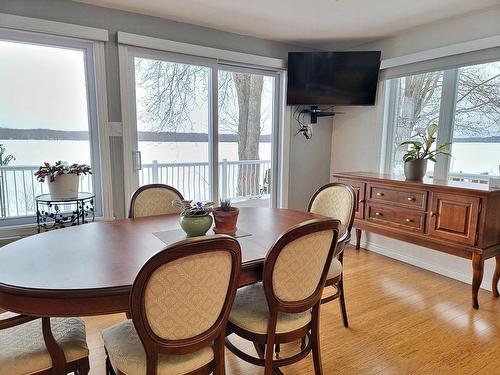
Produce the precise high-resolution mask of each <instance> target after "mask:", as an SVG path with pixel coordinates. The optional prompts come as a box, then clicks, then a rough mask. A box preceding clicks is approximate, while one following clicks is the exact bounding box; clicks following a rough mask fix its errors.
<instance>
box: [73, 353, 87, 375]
mask: <svg viewBox="0 0 500 375" xmlns="http://www.w3.org/2000/svg"><path fill="white" fill-rule="evenodd" d="M89 372H90V363H89V358H88V357H87V358H84V359H81V360H79V361H78V364H77V370H76V373H77V374H78V375H88V373H89Z"/></svg>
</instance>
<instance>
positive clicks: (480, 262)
mask: <svg viewBox="0 0 500 375" xmlns="http://www.w3.org/2000/svg"><path fill="white" fill-rule="evenodd" d="M472 271H473V273H472V307H474V308H475V309H479V301H478V293H479V287H480V286H481V282H482V281H483V273H484V259H483V255H482V254H476V253H474V254H472Z"/></svg>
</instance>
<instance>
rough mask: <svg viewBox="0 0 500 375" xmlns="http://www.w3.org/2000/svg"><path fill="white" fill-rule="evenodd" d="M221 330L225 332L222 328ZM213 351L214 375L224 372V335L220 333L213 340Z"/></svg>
mask: <svg viewBox="0 0 500 375" xmlns="http://www.w3.org/2000/svg"><path fill="white" fill-rule="evenodd" d="M222 332H225V330H223V331H222ZM214 349H215V350H214V351H215V356H214V360H215V371H214V375H224V374H225V373H226V363H225V356H224V350H225V346H224V335H223V334H221V335H220V337H218V338H217V339H216V340H215V342H214Z"/></svg>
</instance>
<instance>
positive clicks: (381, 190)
mask: <svg viewBox="0 0 500 375" xmlns="http://www.w3.org/2000/svg"><path fill="white" fill-rule="evenodd" d="M367 197H368V199H369V200H370V201H372V202H380V203H383V204H385V203H392V204H395V205H398V206H402V207H408V208H413V209H417V210H422V211H425V208H426V203H427V192H426V191H424V190H406V189H394V188H389V187H386V186H380V185H368V187H367Z"/></svg>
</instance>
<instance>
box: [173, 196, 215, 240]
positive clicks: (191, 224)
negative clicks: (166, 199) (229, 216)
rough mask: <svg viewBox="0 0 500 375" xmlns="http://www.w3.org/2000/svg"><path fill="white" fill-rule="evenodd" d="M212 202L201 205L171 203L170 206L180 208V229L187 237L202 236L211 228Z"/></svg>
mask: <svg viewBox="0 0 500 375" xmlns="http://www.w3.org/2000/svg"><path fill="white" fill-rule="evenodd" d="M213 205H214V204H213V203H212V202H207V203H202V202H196V203H192V201H181V200H178V199H176V200H174V201H172V206H174V207H181V208H182V209H183V211H182V212H181V221H180V223H181V228H182V230H184V232H186V234H187V235H188V237H197V236H203V235H205V234H206V233H207V231H208V230H209V229H210V227H211V226H212V216H210V212H212V207H213Z"/></svg>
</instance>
